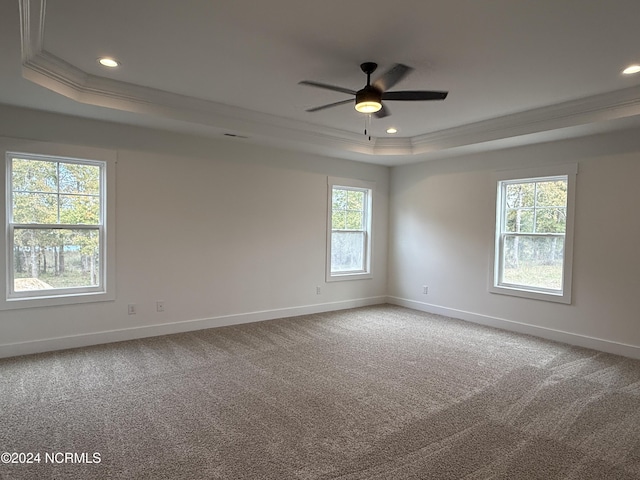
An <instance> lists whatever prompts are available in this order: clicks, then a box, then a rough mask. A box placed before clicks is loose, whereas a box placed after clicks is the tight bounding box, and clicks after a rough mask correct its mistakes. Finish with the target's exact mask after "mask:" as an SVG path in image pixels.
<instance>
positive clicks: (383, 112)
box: [373, 104, 391, 118]
mask: <svg viewBox="0 0 640 480" xmlns="http://www.w3.org/2000/svg"><path fill="white" fill-rule="evenodd" d="M373 115H374V116H375V117H376V118H384V117H388V116H389V115H391V112H390V111H389V109H387V107H385V105H384V104H383V105H382V108H381V109H380V110H378V111H377V112H376V113H374V114H373Z"/></svg>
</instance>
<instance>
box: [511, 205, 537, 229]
mask: <svg viewBox="0 0 640 480" xmlns="http://www.w3.org/2000/svg"><path fill="white" fill-rule="evenodd" d="M533 216H534V215H533V209H522V208H519V209H517V210H514V209H511V210H507V218H506V222H505V227H506V228H505V231H507V232H524V233H533Z"/></svg>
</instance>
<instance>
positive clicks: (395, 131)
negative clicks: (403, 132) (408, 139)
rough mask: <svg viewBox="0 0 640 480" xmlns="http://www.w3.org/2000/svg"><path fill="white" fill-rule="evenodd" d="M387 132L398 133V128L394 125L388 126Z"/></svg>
mask: <svg viewBox="0 0 640 480" xmlns="http://www.w3.org/2000/svg"><path fill="white" fill-rule="evenodd" d="M387 133H390V134H394V133H398V129H397V128H393V127H390V128H387Z"/></svg>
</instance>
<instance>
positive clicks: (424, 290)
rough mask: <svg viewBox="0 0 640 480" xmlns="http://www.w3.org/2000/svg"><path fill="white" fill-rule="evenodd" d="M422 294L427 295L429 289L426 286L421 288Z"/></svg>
mask: <svg viewBox="0 0 640 480" xmlns="http://www.w3.org/2000/svg"><path fill="white" fill-rule="evenodd" d="M422 293H424V294H425V295H428V294H429V287H428V286H427V285H423V286H422Z"/></svg>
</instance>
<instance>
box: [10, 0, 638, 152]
mask: <svg viewBox="0 0 640 480" xmlns="http://www.w3.org/2000/svg"><path fill="white" fill-rule="evenodd" d="M19 7H20V33H21V47H22V75H23V77H24V78H26V79H28V80H30V81H32V82H34V83H36V84H38V85H40V86H43V87H45V88H47V89H49V90H52V91H54V92H56V93H59V94H60V95H64V96H66V97H68V98H70V99H73V100H75V101H77V102H80V103H85V104H89V105H96V106H101V107H106V108H111V109H116V110H122V111H127V112H134V113H140V114H144V115H152V116H159V117H164V118H169V119H174V120H180V121H185V122H191V123H195V124H199V125H205V126H209V127H213V128H214V129H217V130H219V131H233V132H237V133H239V134H242V135H244V136H247V137H249V138H250V141H252V142H254V143H269V144H273V143H277V144H279V145H285V146H289V147H293V148H296V149H301V150H307V151H314V152H319V153H328V154H331V155H334V156H337V157H343V158H351V159H355V160H364V161H368V162H373V163H383V164H385V162H384V161H381V162H378V161H376V157H398V158H400V157H405V158H406V157H411V158H412V159H413V160H421V159H423V158H428V157H429V155H432V154H434V153H435V152H442V151H444V150H451V149H456V148H459V147H470V146H474V145H477V146H480V145H482V144H489V143H490V142H494V143H495V141H499V140H504V139H514V138H516V137H523V138H524V137H525V136H526V137H527V138H528V139H529V140H528V141H531V136H532V134H538V133H542V132H549V131H551V130H556V129H559V128H565V127H575V126H579V125H586V124H590V123H595V122H603V121H608V120H614V119H617V118H622V117H628V116H635V115H640V86H638V87H631V88H626V89H623V90H617V91H614V92H608V93H603V94H599V95H595V96H590V97H585V98H580V99H576V100H571V101H567V102H563V103H560V104H556V105H549V106H545V107H541V108H536V109H533V110H528V111H524V112H519V113H513V114H509V115H505V116H501V117H498V118H492V119H488V120H482V121H479V122H474V123H470V124H466V125H461V126H458V127H453V128H449V129H445V130H440V131H436V132H430V133H426V134H423V135H417V136H415V137H398V138H375V139H372V141H368V139H367V137H364V136H363V135H359V134H355V133H351V132H345V131H343V130H338V129H333V128H330V127H324V126H319V125H314V124H311V123H306V122H300V121H296V120H292V119H288V118H284V117H279V116H275V115H269V114H265V113H261V112H255V111H252V110H247V109H242V108H237V107H232V106H229V105H224V104H221V103H217V102H212V101H209V100H204V99H200V98H196V97H192V96H187V95H180V94H176V93H172V92H167V91H164V90H159V89H155V88H149V87H144V86H141V85H136V84H132V83H127V82H122V81H118V80H113V79H110V78H106V77H101V76H96V75H92V74H88V73H86V72H84V71H82V70H80V69H79V68H77V67H75V66H73V65H71V64H69V63H68V62H65V61H64V60H63V59H61V58H59V57H57V56H56V55H54V54H52V53H50V52H48V51H47V50H46V49H45V45H44V29H45V18H46V0H19ZM381 160H382V158H381Z"/></svg>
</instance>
